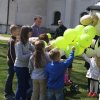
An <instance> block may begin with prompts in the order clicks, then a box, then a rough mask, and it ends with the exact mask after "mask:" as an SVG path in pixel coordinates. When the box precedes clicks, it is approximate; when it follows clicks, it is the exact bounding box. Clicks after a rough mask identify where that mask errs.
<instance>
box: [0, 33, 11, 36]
mask: <svg viewBox="0 0 100 100" xmlns="http://www.w3.org/2000/svg"><path fill="white" fill-rule="evenodd" d="M0 35H1V36H3V37H10V36H11V34H5V33H3V34H0Z"/></svg>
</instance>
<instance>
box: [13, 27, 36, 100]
mask: <svg viewBox="0 0 100 100" xmlns="http://www.w3.org/2000/svg"><path fill="white" fill-rule="evenodd" d="M31 34H32V29H31V28H30V27H28V26H23V27H22V28H21V34H20V41H19V42H17V43H16V45H15V53H16V59H15V63H14V66H15V72H16V76H17V81H18V88H17V91H16V96H15V100H26V98H27V90H28V88H29V78H30V75H29V69H28V63H29V58H30V56H31V54H32V52H33V51H34V46H32V45H31V44H30V42H29V37H30V36H31Z"/></svg>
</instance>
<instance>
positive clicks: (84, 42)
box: [78, 34, 92, 48]
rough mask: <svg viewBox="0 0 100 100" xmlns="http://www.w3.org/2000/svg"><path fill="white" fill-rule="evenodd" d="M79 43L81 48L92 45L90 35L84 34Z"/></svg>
mask: <svg viewBox="0 0 100 100" xmlns="http://www.w3.org/2000/svg"><path fill="white" fill-rule="evenodd" d="M78 43H79V44H80V46H81V47H83V48H87V47H89V46H90V45H91V43H92V38H91V37H90V36H89V35H88V34H82V35H81V36H80V38H79V41H78Z"/></svg>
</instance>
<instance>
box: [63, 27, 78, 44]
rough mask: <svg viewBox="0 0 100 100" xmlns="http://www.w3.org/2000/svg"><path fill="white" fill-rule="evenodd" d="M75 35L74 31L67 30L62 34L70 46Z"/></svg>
mask: <svg viewBox="0 0 100 100" xmlns="http://www.w3.org/2000/svg"><path fill="white" fill-rule="evenodd" d="M76 36H77V34H76V31H75V29H67V30H66V31H65V32H64V38H65V40H66V41H67V43H68V44H72V43H73V42H74V40H75V38H76Z"/></svg>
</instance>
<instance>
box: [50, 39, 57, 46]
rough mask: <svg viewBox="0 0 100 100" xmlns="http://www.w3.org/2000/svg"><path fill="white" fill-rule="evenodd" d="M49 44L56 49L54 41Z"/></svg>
mask: <svg viewBox="0 0 100 100" xmlns="http://www.w3.org/2000/svg"><path fill="white" fill-rule="evenodd" d="M50 44H51V45H52V48H56V40H52V41H50Z"/></svg>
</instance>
